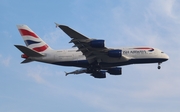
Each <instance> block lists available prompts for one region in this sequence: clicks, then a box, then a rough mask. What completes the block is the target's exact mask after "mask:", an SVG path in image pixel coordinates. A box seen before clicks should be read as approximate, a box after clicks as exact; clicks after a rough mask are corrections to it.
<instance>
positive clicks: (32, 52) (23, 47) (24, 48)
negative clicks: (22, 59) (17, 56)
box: [14, 45, 43, 57]
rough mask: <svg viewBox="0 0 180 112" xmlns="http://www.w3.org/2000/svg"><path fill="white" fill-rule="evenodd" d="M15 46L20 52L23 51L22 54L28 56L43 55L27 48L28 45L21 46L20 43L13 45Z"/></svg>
mask: <svg viewBox="0 0 180 112" xmlns="http://www.w3.org/2000/svg"><path fill="white" fill-rule="evenodd" d="M14 46H15V47H16V48H18V49H19V50H20V51H21V52H23V53H24V54H26V55H27V56H30V57H41V56H43V55H42V54H40V53H38V52H36V51H34V50H31V49H29V48H28V47H25V46H22V45H14Z"/></svg>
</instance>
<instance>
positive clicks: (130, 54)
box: [15, 24, 169, 78]
mask: <svg viewBox="0 0 180 112" xmlns="http://www.w3.org/2000/svg"><path fill="white" fill-rule="evenodd" d="M56 26H57V27H59V28H60V29H62V30H63V31H64V32H65V33H66V34H67V35H68V36H69V37H70V38H71V41H70V42H69V43H74V46H73V47H77V48H78V49H66V50H53V49H52V48H51V47H50V46H49V45H48V44H47V43H45V42H44V41H43V40H42V39H41V38H40V37H39V36H38V35H37V34H36V33H35V32H33V31H32V30H31V29H30V28H29V27H28V26H27V25H17V28H18V30H19V32H20V34H21V36H22V38H23V40H24V42H25V44H26V46H27V47H26V46H22V45H15V47H17V48H18V49H19V50H20V51H21V52H22V53H23V54H22V55H21V57H22V58H24V59H25V60H24V61H23V62H21V63H28V62H31V61H38V62H44V63H49V64H55V65H61V66H74V67H80V68H81V69H79V70H75V71H73V72H69V73H66V75H68V74H81V73H88V74H91V76H93V77H95V78H106V72H108V73H109V74H111V75H121V74H122V69H121V67H120V66H124V65H130V64H146V63H158V69H160V68H161V67H160V64H161V63H162V62H164V61H167V60H168V59H169V57H168V55H167V54H165V53H164V52H162V51H161V50H159V49H156V48H152V47H128V48H117V49H115V48H107V47H105V45H104V40H99V39H90V38H88V37H86V36H84V35H82V34H80V33H78V32H76V31H75V30H73V29H71V28H69V27H68V26H65V25H59V24H56Z"/></svg>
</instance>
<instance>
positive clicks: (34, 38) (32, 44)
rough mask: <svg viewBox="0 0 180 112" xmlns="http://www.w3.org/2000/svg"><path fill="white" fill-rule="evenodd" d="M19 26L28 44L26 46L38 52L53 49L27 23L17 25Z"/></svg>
mask: <svg viewBox="0 0 180 112" xmlns="http://www.w3.org/2000/svg"><path fill="white" fill-rule="evenodd" d="M17 28H18V30H19V32H20V34H21V36H22V38H23V40H24V42H25V44H26V46H27V47H28V48H30V49H32V50H34V51H37V52H46V51H48V50H52V49H51V47H50V46H49V45H48V44H46V43H45V42H44V41H43V40H42V39H41V38H40V37H39V36H38V35H37V34H36V33H35V32H33V31H32V30H31V29H30V28H29V27H28V26H27V25H17Z"/></svg>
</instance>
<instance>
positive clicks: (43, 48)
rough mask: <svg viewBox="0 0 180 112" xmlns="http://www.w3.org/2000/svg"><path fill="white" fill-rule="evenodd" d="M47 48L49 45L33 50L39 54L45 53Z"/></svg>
mask: <svg viewBox="0 0 180 112" xmlns="http://www.w3.org/2000/svg"><path fill="white" fill-rule="evenodd" d="M47 48H48V45H44V46H41V47H35V48H33V50H35V51H37V52H42V51H45V50H46V49H47Z"/></svg>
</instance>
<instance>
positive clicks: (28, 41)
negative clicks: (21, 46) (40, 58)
mask: <svg viewBox="0 0 180 112" xmlns="http://www.w3.org/2000/svg"><path fill="white" fill-rule="evenodd" d="M24 42H25V43H26V45H27V46H28V45H31V44H37V43H40V42H37V41H33V40H25V41H24Z"/></svg>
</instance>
